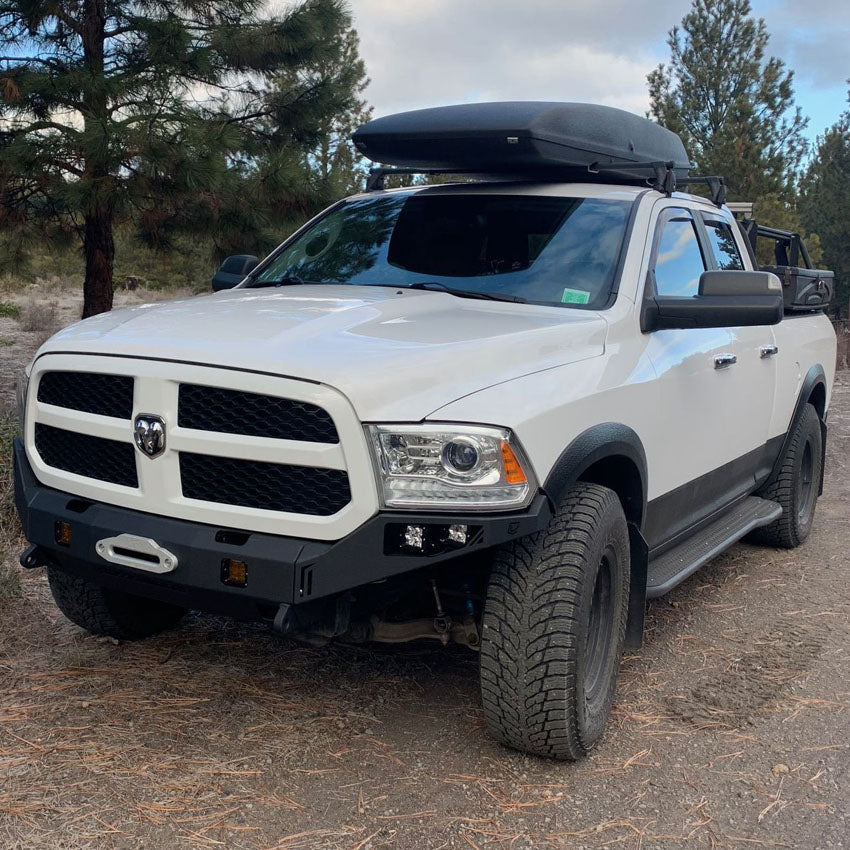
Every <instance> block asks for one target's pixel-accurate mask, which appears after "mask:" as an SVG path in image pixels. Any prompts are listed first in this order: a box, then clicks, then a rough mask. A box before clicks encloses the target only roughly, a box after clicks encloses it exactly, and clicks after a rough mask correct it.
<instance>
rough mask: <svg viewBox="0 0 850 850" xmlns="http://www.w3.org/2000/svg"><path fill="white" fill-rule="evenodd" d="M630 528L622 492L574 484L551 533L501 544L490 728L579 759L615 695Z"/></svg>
mask: <svg viewBox="0 0 850 850" xmlns="http://www.w3.org/2000/svg"><path fill="white" fill-rule="evenodd" d="M629 577H630V559H629V533H628V527H627V525H626V518H625V516H624V514H623V509H622V506H621V504H620V500H619V498H618V497H617V495H616V493H614V492H613V491H612V490H609V489H608V488H606V487H601V486H599V485H597V484H577V485H576V486H574V487H573V488H571V489H570V490H569V491H568V492H567V494H566V495H565V497H564V498H563V499H562V501H561V503H560V505H559V506H558V509H557V511H556V513H555V515H554V517H553V518H552V520H551V521H550V523H549V526H548V528H547V529H546V530H545V531H542V532H539V533H537V534H534V535H531V536H530V537H526V538H524V539H522V540H519V541H517V542H515V543H513V544H511V545H509V546H507V547H505V548H503V549H501V550H500V551H499V552H498V554H497V556H496V558H495V563H494V566H493V571H492V573H491V576H490V582H489V585H488V588H487V598H486V602H485V607H484V616H483V619H482V635H481V697H482V701H483V704H484V716H485V718H486V721H487V726H488V728H489V730H490V732H491V734H492V735H493V736H494V737H495V738H496V739H497V740H499V741H501V742H502V743H504V744H506V745H507V746H509V747H513V748H514V749H517V750H522V751H523V752H528V753H533V754H535V755H541V756H549V757H551V758H557V759H571V760H574V759H578V758H581V757H582V756H584V755H585V754H586V753H587V752H588V750H590V749H591V748H592V747H593V745H594V744H595V743H596V742H597V741H598V740H599V738H600V737H601V735H602V732H603V730H604V728H605V724H606V722H607V718H608V713H609V711H610V709H611V705H612V703H613V701H614V692H615V688H616V680H617V673H618V671H619V665H620V655H621V653H622V648H623V639H624V636H625V630H626V618H627V614H628V600H629Z"/></svg>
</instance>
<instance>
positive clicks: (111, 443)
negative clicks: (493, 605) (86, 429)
mask: <svg viewBox="0 0 850 850" xmlns="http://www.w3.org/2000/svg"><path fill="white" fill-rule="evenodd" d="M35 448H36V451H37V452H38V453H39V455H40V456H41V459H42V460H43V461H44V462H45V463H46V464H47V465H48V466H53V467H55V468H56V469H61V470H64V471H65V472H72V473H74V474H75V475H84V476H85V477H86V478H96V479H97V480H98V481H108V482H109V483H110V484H123V485H124V486H125V487H138V486H139V481H138V478H137V477H136V451H135V449H134V448H133V445H132V444H131V443H120V442H118V441H117V440H107V439H104V438H103V437H92V436H90V435H89V434H78V433H77V432H75V431H66V430H65V429H64V428H54V427H53V426H52V425H42V424H41V423H40V422H36V424H35Z"/></svg>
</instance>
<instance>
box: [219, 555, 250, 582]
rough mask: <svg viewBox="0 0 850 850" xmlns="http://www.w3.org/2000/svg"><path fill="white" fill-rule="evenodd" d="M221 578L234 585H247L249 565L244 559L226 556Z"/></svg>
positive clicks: (222, 564)
mask: <svg viewBox="0 0 850 850" xmlns="http://www.w3.org/2000/svg"><path fill="white" fill-rule="evenodd" d="M221 580H222V581H223V582H224V583H225V584H229V585H232V586H233V587H245V586H246V585H247V584H248V565H247V564H246V563H245V562H244V561H234V560H232V559H231V558H225V559H224V560H223V561H222V562H221Z"/></svg>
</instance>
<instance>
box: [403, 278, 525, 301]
mask: <svg viewBox="0 0 850 850" xmlns="http://www.w3.org/2000/svg"><path fill="white" fill-rule="evenodd" d="M399 288H400V289H405V288H406V289H427V290H432V291H434V292H447V293H448V294H449V295H456V296H457V297H458V298H480V299H482V300H483V301H513V302H515V303H517V304H527V303H528V302H527V300H526V299H525V298H521V297H520V296H519V295H495V294H494V293H492V292H478V291H476V290H474V289H454V288H453V287H451V286H446V285H445V284H444V283H440V282H439V281H438V280H420V281H418V282H417V283H410V284H407V285H406V286H402V287H399Z"/></svg>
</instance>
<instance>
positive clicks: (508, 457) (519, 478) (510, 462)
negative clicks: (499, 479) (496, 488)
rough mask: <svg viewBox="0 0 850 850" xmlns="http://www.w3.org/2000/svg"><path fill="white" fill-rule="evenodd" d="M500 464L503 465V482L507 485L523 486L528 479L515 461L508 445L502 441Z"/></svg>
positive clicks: (514, 456) (512, 451)
mask: <svg viewBox="0 0 850 850" xmlns="http://www.w3.org/2000/svg"><path fill="white" fill-rule="evenodd" d="M502 463H503V464H504V465H505V481H507V482H508V484H525V483H527V481H528V479H527V478H526V477H525V473H524V472H523V471H522V467H521V466H520V465H519V461H518V460H517V459H516V455H515V454H514V450H513V449H512V448H511V445H510V443H508V442H507V441H505V440H502Z"/></svg>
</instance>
